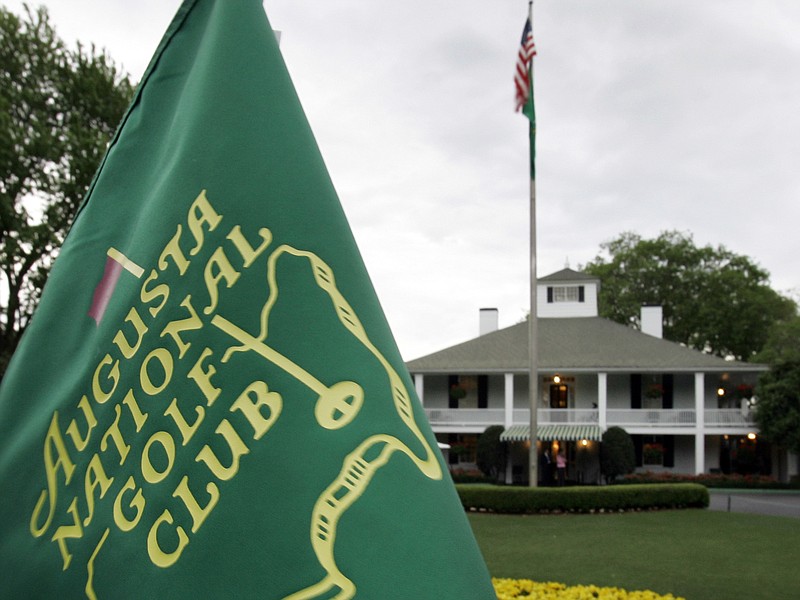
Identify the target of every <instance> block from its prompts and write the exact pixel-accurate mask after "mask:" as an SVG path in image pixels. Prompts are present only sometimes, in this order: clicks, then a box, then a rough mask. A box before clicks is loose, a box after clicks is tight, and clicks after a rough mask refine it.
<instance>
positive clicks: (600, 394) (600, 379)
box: [597, 373, 608, 431]
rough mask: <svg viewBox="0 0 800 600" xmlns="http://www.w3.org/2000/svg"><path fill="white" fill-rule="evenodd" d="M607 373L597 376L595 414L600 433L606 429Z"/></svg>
mask: <svg viewBox="0 0 800 600" xmlns="http://www.w3.org/2000/svg"><path fill="white" fill-rule="evenodd" d="M607 410H608V373H598V374H597V413H598V422H597V423H598V425H600V431H605V430H606V428H607V427H608V417H607V415H606V411H607Z"/></svg>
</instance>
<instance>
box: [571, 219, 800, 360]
mask: <svg viewBox="0 0 800 600" xmlns="http://www.w3.org/2000/svg"><path fill="white" fill-rule="evenodd" d="M601 248H602V249H603V250H605V252H606V253H607V254H608V256H609V258H608V259H607V258H606V257H604V256H601V255H598V256H597V257H596V258H595V259H594V260H593V261H592V262H590V263H588V264H587V265H586V267H585V269H584V270H585V272H586V273H589V274H591V275H594V276H596V277H598V278H599V279H600V283H601V285H600V298H599V302H600V314H601V315H602V316H604V317H607V318H609V319H612V320H614V321H618V322H620V323H624V324H627V325H633V326H639V325H640V323H639V320H640V316H639V315H640V310H641V307H642V306H643V305H660V306H662V307H663V311H664V313H663V314H664V337H665V338H666V339H668V340H672V341H674V342H678V343H682V344H685V345H686V346H689V347H690V348H695V349H697V350H700V351H703V352H708V353H712V354H716V355H718V356H723V357H728V356H732V357H734V358H736V359H739V360H751V359H752V358H753V355H754V354H755V353H756V352H758V351H759V350H760V349H761V348H762V347H763V346H764V343H765V342H766V338H767V332H768V330H769V327H770V326H771V325H772V324H773V323H775V322H777V321H781V320H784V319H787V318H790V317H792V316H794V315H795V314H796V312H797V306H796V305H795V303H794V301H793V300H791V299H789V298H786V297H784V296H781V295H780V294H778V293H777V292H775V291H774V290H772V289H771V288H770V287H769V273H768V272H767V271H765V270H764V269H762V268H761V267H759V266H758V265H756V264H755V263H753V262H752V261H751V260H750V259H749V258H747V257H745V256H740V255H736V254H734V253H732V252H730V251H729V250H727V249H725V248H724V247H723V246H718V247H717V248H713V247H711V246H704V247H701V248H699V247H697V246H696V245H695V244H694V242H693V240H692V236H691V235H690V234H685V233H680V232H677V231H667V232H664V233H662V234H661V235H659V236H658V237H657V238H655V239H652V240H645V239H642V237H641V236H639V235H637V234H634V233H623V234H621V235H620V236H619V237H618V238H616V239H615V240H612V241H610V242H607V243H605V244H603V245H602V246H601Z"/></svg>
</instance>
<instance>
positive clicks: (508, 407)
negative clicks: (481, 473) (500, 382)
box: [503, 373, 514, 485]
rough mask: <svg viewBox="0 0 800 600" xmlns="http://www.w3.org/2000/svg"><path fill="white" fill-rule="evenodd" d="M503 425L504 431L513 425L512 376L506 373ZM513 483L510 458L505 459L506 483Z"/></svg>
mask: <svg viewBox="0 0 800 600" xmlns="http://www.w3.org/2000/svg"><path fill="white" fill-rule="evenodd" d="M503 415H504V417H505V418H504V424H505V426H506V429H508V428H509V427H511V425H513V424H514V374H513V373H506V376H505V405H504V411H503ZM513 482H514V474H513V472H512V469H511V456H510V455H509V456H507V457H506V483H507V484H509V485H510V484H512V483H513Z"/></svg>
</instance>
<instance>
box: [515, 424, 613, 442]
mask: <svg viewBox="0 0 800 600" xmlns="http://www.w3.org/2000/svg"><path fill="white" fill-rule="evenodd" d="M537 434H538V438H539V439H540V440H542V441H544V442H550V441H553V440H558V441H560V442H577V441H578V440H592V441H595V442H599V441H600V440H601V439H602V437H603V432H602V431H600V426H599V425H594V424H589V425H585V424H578V423H575V424H568V425H542V426H540V427H539V428H538V431H537ZM529 439H531V428H530V425H512V426H511V427H509V428H508V429H506V430H505V431H504V432H503V433H501V434H500V441H501V442H522V441H525V440H529Z"/></svg>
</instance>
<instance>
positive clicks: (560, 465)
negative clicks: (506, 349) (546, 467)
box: [556, 448, 567, 486]
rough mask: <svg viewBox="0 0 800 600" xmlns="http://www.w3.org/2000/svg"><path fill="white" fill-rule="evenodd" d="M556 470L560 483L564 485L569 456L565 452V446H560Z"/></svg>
mask: <svg viewBox="0 0 800 600" xmlns="http://www.w3.org/2000/svg"><path fill="white" fill-rule="evenodd" d="M556 470H557V471H558V485H560V486H561V485H564V481H565V480H566V475H567V456H566V455H565V454H564V449H563V448H559V450H558V454H557V455H556Z"/></svg>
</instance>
